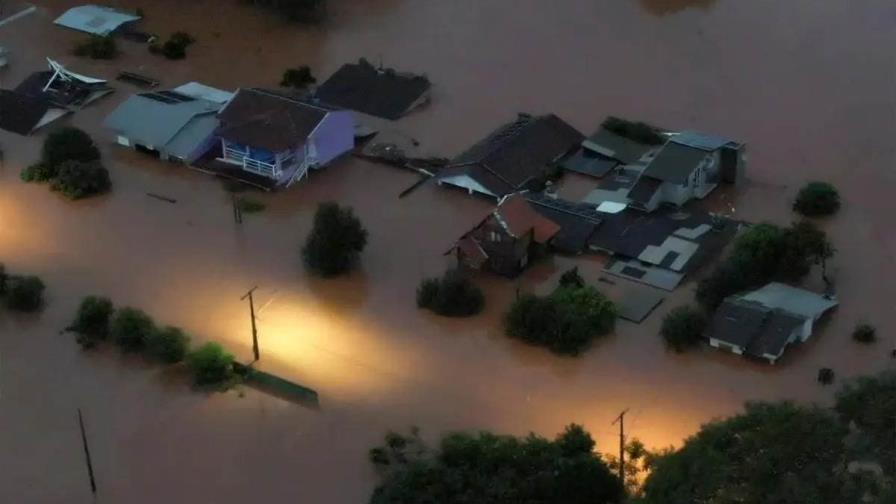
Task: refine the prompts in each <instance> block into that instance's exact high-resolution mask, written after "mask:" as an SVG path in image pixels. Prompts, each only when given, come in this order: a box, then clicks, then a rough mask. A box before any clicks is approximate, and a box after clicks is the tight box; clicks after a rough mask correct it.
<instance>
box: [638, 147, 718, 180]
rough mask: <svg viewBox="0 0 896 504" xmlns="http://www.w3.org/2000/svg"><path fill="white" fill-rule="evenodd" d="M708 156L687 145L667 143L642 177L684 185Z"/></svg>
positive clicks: (702, 151)
mask: <svg viewBox="0 0 896 504" xmlns="http://www.w3.org/2000/svg"><path fill="white" fill-rule="evenodd" d="M706 156H707V154H706V151H704V150H702V149H698V148H695V147H690V146H687V145H683V144H679V143H675V142H667V143H666V145H665V146H663V148H662V150H660V152H659V153H658V154H657V155H656V157H655V158H653V161H651V162H650V164H648V165H647V168H645V169H644V172H643V173H642V174H641V176H642V177H652V178H655V179H657V180H662V181H664V182H672V183H674V184H683V183H685V182H686V181H687V180H688V177H690V176H691V174H692V173H694V170H696V169H697V167H698V166H700V163H701V162H703V159H704V158H705V157H706Z"/></svg>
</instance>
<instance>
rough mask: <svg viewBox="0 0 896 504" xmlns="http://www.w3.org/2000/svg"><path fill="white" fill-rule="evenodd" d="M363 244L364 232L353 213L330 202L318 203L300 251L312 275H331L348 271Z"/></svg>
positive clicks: (365, 239) (364, 243)
mask: <svg viewBox="0 0 896 504" xmlns="http://www.w3.org/2000/svg"><path fill="white" fill-rule="evenodd" d="M366 245H367V230H365V229H364V227H363V226H362V225H361V221H360V220H358V218H357V217H356V216H355V212H354V210H352V209H351V208H350V207H340V206H339V205H338V204H336V203H333V202H327V203H321V204H320V205H319V206H318V207H317V213H315V215H314V226H313V228H312V229H311V234H309V235H308V239H307V240H306V241H305V246H304V247H303V248H302V258H303V259H304V261H305V266H306V267H307V268H308V269H309V270H311V271H312V272H313V273H316V274H318V275H321V276H325V277H329V276H335V275H339V274H342V273H345V272H347V271H349V270H350V269H351V268H352V267H353V266H354V265H355V263H356V262H357V261H358V256H359V255H360V253H361V251H362V250H364V247H365V246H366Z"/></svg>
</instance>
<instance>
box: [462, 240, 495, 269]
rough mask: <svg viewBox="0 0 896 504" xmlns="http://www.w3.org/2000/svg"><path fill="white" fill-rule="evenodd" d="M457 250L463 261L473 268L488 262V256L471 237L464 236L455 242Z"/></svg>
mask: <svg viewBox="0 0 896 504" xmlns="http://www.w3.org/2000/svg"><path fill="white" fill-rule="evenodd" d="M457 248H458V249H460V252H461V254H462V255H463V257H464V259H465V260H466V261H467V262H468V263H470V265H471V266H473V267H474V268H479V267H481V266H482V265H483V264H484V263H485V261H487V260H488V254H486V253H485V251H484V250H482V247H481V246H480V245H479V243H477V242H476V239H475V238H473V237H472V236H469V235H467V236H464V237H463V238H461V239H460V240H459V241H458V242H457Z"/></svg>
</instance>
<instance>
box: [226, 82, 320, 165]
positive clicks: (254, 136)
mask: <svg viewBox="0 0 896 504" xmlns="http://www.w3.org/2000/svg"><path fill="white" fill-rule="evenodd" d="M327 113H328V110H327V109H325V108H323V107H318V106H316V105H311V104H308V103H304V102H301V101H298V100H294V99H291V98H288V97H286V96H282V95H279V94H276V93H273V92H269V91H264V90H262V89H254V88H250V89H240V90H239V91H238V92H237V94H236V96H234V98H233V100H231V101H230V103H228V104H227V106H226V107H224V109H223V110H221V113H220V114H219V115H218V118H219V119H220V120H221V127H220V128H219V129H218V135H219V136H221V137H223V138H225V139H226V140H230V141H233V142H238V143H241V144H244V145H249V146H251V147H257V148H261V149H267V150H270V151H273V152H278V151H282V150H284V149H289V148H293V147H296V146H298V145H300V144H301V143H303V142H304V141H305V139H306V138H308V135H310V134H311V132H312V131H314V128H316V127H317V125H318V124H320V122H321V121H322V120H323V119H324V117H326V115H327Z"/></svg>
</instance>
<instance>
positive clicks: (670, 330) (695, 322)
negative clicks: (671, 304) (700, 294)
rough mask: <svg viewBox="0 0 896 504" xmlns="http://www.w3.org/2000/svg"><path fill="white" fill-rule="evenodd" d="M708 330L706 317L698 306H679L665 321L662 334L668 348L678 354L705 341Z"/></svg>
mask: <svg viewBox="0 0 896 504" xmlns="http://www.w3.org/2000/svg"><path fill="white" fill-rule="evenodd" d="M705 329H706V315H704V313H703V310H701V309H700V308H698V307H696V306H679V307H678V308H675V309H673V310H672V311H670V312H669V313H668V314H667V315H666V318H664V319H663V326H662V328H661V329H660V334H661V335H662V336H663V340H665V341H666V346H667V347H668V348H671V349H672V350H675V351H676V352H683V351H685V350H688V349H690V348H692V347H695V346H697V345H699V344H700V342H702V341H703V331H704V330H705Z"/></svg>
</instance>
